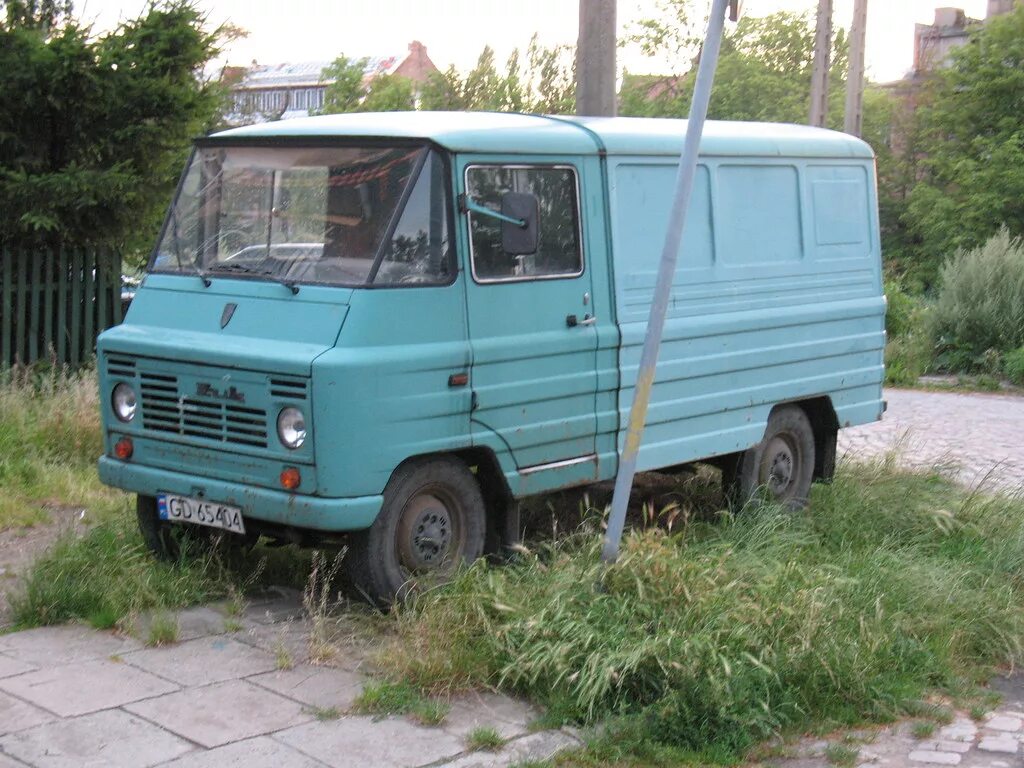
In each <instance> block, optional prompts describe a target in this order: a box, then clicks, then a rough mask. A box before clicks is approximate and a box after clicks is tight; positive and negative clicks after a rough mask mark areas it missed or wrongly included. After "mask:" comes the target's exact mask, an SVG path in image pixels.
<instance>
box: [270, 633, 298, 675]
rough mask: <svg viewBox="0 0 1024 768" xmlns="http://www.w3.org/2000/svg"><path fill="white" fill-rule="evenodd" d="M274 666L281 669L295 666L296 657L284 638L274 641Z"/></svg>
mask: <svg viewBox="0 0 1024 768" xmlns="http://www.w3.org/2000/svg"><path fill="white" fill-rule="evenodd" d="M273 651H274V666H275V667H277V668H278V669H280V670H286V669H291V668H292V667H294V666H295V658H294V657H293V656H292V652H291V651H289V650H288V646H286V645H285V644H284V641H283V640H275V641H274V648H273Z"/></svg>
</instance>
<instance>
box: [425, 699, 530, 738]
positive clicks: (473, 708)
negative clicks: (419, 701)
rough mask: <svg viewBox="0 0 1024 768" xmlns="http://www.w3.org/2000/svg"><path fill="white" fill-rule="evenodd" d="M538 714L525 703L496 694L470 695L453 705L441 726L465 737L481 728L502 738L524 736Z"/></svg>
mask: <svg viewBox="0 0 1024 768" xmlns="http://www.w3.org/2000/svg"><path fill="white" fill-rule="evenodd" d="M538 714H539V712H538V711H537V710H536V709H534V708H533V707H531V706H530V705H529V704H528V703H526V702H524V701H517V700H516V699H513V698H510V697H508V696H502V695H501V694H497V693H471V694H467V695H465V696H460V697H459V698H458V699H456V700H454V701H453V702H452V708H451V711H450V712H449V713H448V716H447V717H446V718H445V719H444V722H443V723H442V724H441V727H442V728H444V730H446V731H448V732H449V733H452V734H455V735H456V736H460V737H463V738H465V737H466V736H467V735H468V734H469V732H470V731H472V730H473V729H474V728H479V727H490V728H493V729H494V730H496V731H497V732H498V733H499V734H500V735H501V737H502V738H503V739H511V738H513V737H515V736H522V735H523V734H525V733H526V732H527V730H528V729H529V725H530V723H531V722H532V721H533V720H535V719H536V718H537V716H538Z"/></svg>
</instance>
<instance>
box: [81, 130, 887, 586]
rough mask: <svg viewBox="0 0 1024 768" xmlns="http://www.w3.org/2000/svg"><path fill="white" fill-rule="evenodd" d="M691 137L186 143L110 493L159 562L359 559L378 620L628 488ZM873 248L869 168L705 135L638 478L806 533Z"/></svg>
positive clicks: (879, 296)
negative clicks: (205, 538)
mask: <svg viewBox="0 0 1024 768" xmlns="http://www.w3.org/2000/svg"><path fill="white" fill-rule="evenodd" d="M684 134H685V123H683V122H682V121H675V120H652V119H629V118H570V117H547V116H539V115H516V114H487V113H475V114H465V113H423V112H418V113H388V114H352V115H337V116H326V117H313V118H308V119H299V120H289V121H282V122H275V123H266V124H262V125H256V126H249V127H244V128H239V129H235V130H230V131H226V132H223V133H219V134H216V135H213V136H210V137H207V138H203V139H201V140H199V141H197V142H196V146H195V149H194V152H193V154H192V157H191V159H190V160H189V162H188V166H187V168H186V169H185V172H184V175H183V176H182V179H181V182H180V185H179V187H178V190H177V194H176V196H175V198H174V201H173V203H172V205H171V207H170V210H169V212H168V215H167V219H166V223H165V224H164V227H163V231H162V233H161V235H160V238H159V242H158V244H157V246H156V249H155V251H154V253H153V256H152V258H151V261H150V263H149V266H148V270H147V275H146V277H145V279H144V281H143V283H142V285H141V287H140V288H139V290H138V292H137V294H136V296H135V299H134V301H133V303H132V305H131V308H130V310H129V312H128V314H127V317H126V319H125V322H124V323H123V324H122V325H120V326H118V327H116V328H114V329H112V330H110V331H107V332H106V333H104V334H103V335H102V336H101V338H100V340H99V343H98V356H99V360H98V364H99V378H100V387H101V393H102V403H103V429H104V435H105V449H106V454H105V455H104V456H103V457H102V458H101V459H100V462H99V472H100V476H101V478H102V479H103V481H104V482H106V483H108V484H109V485H112V486H116V487H118V488H123V489H125V490H127V491H130V492H133V493H135V494H138V516H139V524H140V528H141V530H142V533H143V536H144V538H145V540H146V542H147V544H148V545H149V546H150V547H151V548H152V549H153V550H154V551H155V552H157V553H158V554H160V555H162V556H174V555H175V553H176V552H177V551H178V546H179V545H178V543H177V542H180V540H181V539H180V536H181V535H182V534H184V535H188V536H190V537H191V538H192V539H194V540H201V539H202V535H201V534H203V533H204V532H206V531H225V532H227V533H226V534H224V535H226V536H229V537H232V538H233V540H237V541H238V542H250V543H251V542H252V541H254V540H255V539H256V538H257V537H259V536H267V537H273V538H277V539H282V540H286V541H297V542H300V543H315V542H316V541H318V540H319V539H321V538H323V537H334V536H336V535H338V534H347V541H348V546H349V553H348V556H347V560H348V562H349V565H350V569H349V570H350V572H351V573H352V576H353V577H354V578H355V580H356V582H357V584H358V585H359V586H360V587H361V588H362V589H363V590H364V591H365V592H366V594H368V595H369V596H370V597H371V598H373V599H375V600H378V601H381V602H387V601H389V600H391V599H393V598H394V597H395V596H396V595H399V594H401V593H402V592H403V590H404V589H405V588H406V586H407V585H409V584H412V583H414V582H415V580H416V579H417V578H418V577H420V576H421V575H424V574H431V577H432V578H443V576H444V574H445V573H446V572H447V571H448V569H450V568H452V567H453V566H454V565H455V564H457V563H459V562H461V561H466V560H472V559H474V558H477V557H479V556H480V555H481V554H483V553H485V552H488V551H495V550H498V549H500V547H501V546H502V545H503V543H508V542H509V541H512V540H514V539H515V536H516V534H517V533H518V523H517V516H516V500H517V499H519V498H522V497H524V496H529V495H531V494H539V493H544V492H546V491H551V490H553V489H562V488H567V487H571V486H577V485H584V484H589V483H594V482H596V481H601V480H606V479H609V478H612V477H614V475H615V472H616V466H617V457H618V450H619V447H620V445H621V444H622V441H623V439H624V434H625V425H626V419H627V416H628V412H629V407H630V404H631V400H632V394H633V387H634V383H635V381H636V377H637V364H638V360H639V356H640V348H641V345H642V342H643V335H644V330H645V326H646V322H647V317H648V311H649V304H650V300H651V295H652V292H653V287H654V281H655V274H656V271H657V265H658V259H659V255H660V249H661V247H662V244H663V242H664V237H665V227H666V223H667V218H668V211H669V207H670V204H671V199H670V198H671V195H672V189H673V182H674V179H675V174H676V169H677V165H678V155H679V152H680V149H681V147H682V142H683V137H684ZM878 232H879V230H878V212H877V200H876V189H875V168H874V157H873V154H872V151H871V149H870V148H869V147H868V146H867V145H866V144H865V143H863V142H862V141H860V140H858V139H856V138H853V137H850V136H847V135H844V134H840V133H834V132H830V131H825V130H820V129H814V128H808V127H802V126H787V125H770V124H745V123H715V122H712V123H709V124H708V126H707V128H706V131H705V135H704V138H703V142H702V145H701V159H700V164H699V167H698V171H697V178H696V186H695V189H694V195H693V200H692V207H691V210H690V215H689V221H688V224H687V228H686V231H685V233H684V237H683V245H682V249H681V251H680V258H679V266H678V269H677V271H676V274H675V281H674V285H673V293H672V300H671V302H670V306H669V310H668V319H667V324H666V330H665V336H664V341H663V344H662V351H661V355H660V360H659V363H658V367H657V375H656V383H655V386H654V390H653V394H652V398H651V403H650V409H649V412H648V416H647V427H646V431H645V437H644V442H643V445H642V447H641V449H640V453H639V459H638V469H640V470H652V469H659V468H666V467H673V466H676V465H681V464H686V463H690V462H694V461H698V460H701V461H708V462H712V463H714V464H716V465H718V466H719V467H721V468H722V470H723V478H724V480H725V482H726V483H727V484H728V485H729V487H730V488H731V489H732V490H733V491H735V492H736V493H737V494H738V495H739V496H740V497H741V498H742V497H745V496H748V495H749V494H751V493H753V491H754V490H755V489H757V488H759V487H760V488H764V489H766V490H767V491H768V492H769V493H770V494H771V495H772V496H774V497H775V498H776V499H778V500H779V501H780V502H782V503H784V504H789V505H791V506H793V507H799V506H801V505H802V504H804V503H805V502H806V499H807V496H808V492H809V488H810V485H811V482H812V481H813V480H814V479H828V478H830V477H831V475H832V473H833V471H834V467H835V450H836V449H835V446H836V433H837V431H838V429H840V428H841V427H845V426H850V425H856V424H864V423H867V422H871V421H875V420H877V419H879V418H881V414H882V410H883V401H882V378H883V348H884V344H885V329H884V317H885V299H884V296H883V293H882V276H881V254H880V244H879V234H878ZM234 537H237V539H234Z"/></svg>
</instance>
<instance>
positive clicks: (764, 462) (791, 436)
mask: <svg viewBox="0 0 1024 768" xmlns="http://www.w3.org/2000/svg"><path fill="white" fill-rule="evenodd" d="M813 477H814V430H813V429H812V428H811V422H810V420H809V419H808V418H807V414H806V413H804V410H803V409H802V408H800V407H799V406H797V405H782V406H778V407H776V408H775V409H773V410H772V412H771V415H770V416H769V417H768V426H767V427H766V428H765V431H764V438H763V439H762V440H761V442H760V443H758V444H757V445H755V446H754V447H752V448H749V449H747V450H746V451H744V452H743V453H741V454H740V455H739V457H738V459H737V461H736V463H735V465H733V466H730V467H728V468H726V470H724V471H723V482H724V484H725V490H726V494H727V495H728V496H729V499H730V501H731V502H732V503H733V504H734V505H736V506H737V507H742V506H743V505H744V504H746V503H747V502H749V501H750V500H751V499H755V498H757V496H758V494H759V493H761V494H763V495H764V496H765V497H767V499H768V500H769V501H773V502H775V503H776V504H780V505H782V506H784V507H787V508H789V509H792V510H799V509H803V508H804V507H806V506H807V501H808V498H809V496H810V493H811V481H812V480H813Z"/></svg>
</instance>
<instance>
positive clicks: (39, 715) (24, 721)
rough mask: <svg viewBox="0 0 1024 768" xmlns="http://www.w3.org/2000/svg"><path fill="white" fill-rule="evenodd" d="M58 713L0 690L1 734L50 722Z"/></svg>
mask: <svg viewBox="0 0 1024 768" xmlns="http://www.w3.org/2000/svg"><path fill="white" fill-rule="evenodd" d="M55 717H56V715H54V714H52V713H50V712H47V711H46V710H45V709H40V708H39V707H34V706H32V705H31V704H28V703H26V702H24V701H22V700H21V699H17V698H15V697H14V696H10V695H9V694H6V693H3V692H0V736H4V735H6V734H8V733H14V732H15V731H23V730H25V729H26V728H31V727H32V726H35V725H41V724H42V723H48V722H50V721H51V720H53V719H54V718H55Z"/></svg>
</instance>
